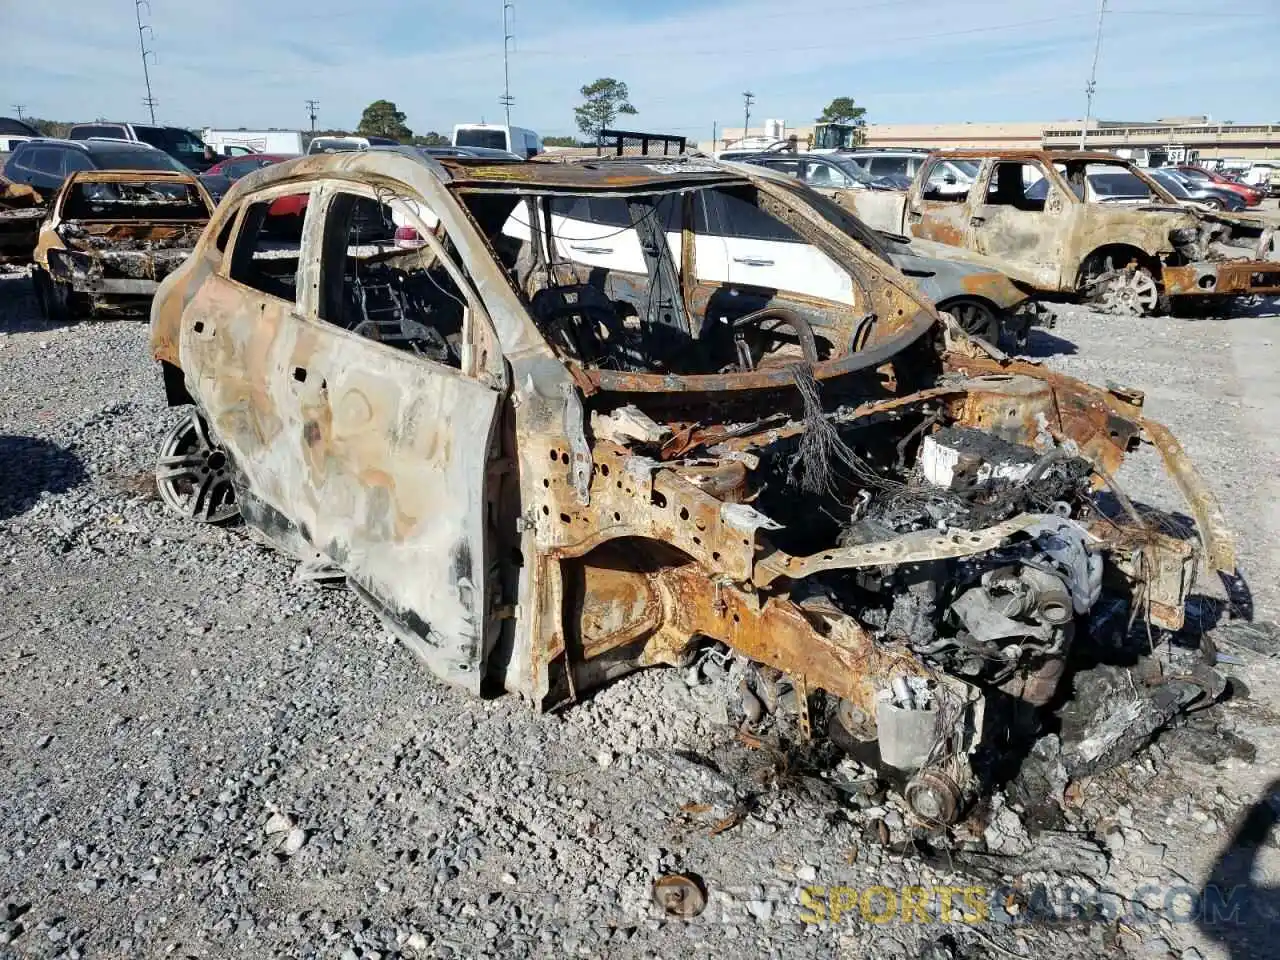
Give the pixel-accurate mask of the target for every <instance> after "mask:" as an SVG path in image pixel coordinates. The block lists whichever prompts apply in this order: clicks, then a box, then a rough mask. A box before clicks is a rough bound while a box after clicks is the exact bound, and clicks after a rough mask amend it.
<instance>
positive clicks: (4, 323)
mask: <svg viewBox="0 0 1280 960" xmlns="http://www.w3.org/2000/svg"><path fill="white" fill-rule="evenodd" d="M54 326H55V325H54V324H51V323H49V322H48V321H46V320H45V318H44V317H43V316H41V314H40V304H39V303H37V302H36V287H35V284H34V283H32V282H31V277H30V275H29V274H27V273H0V333H35V332H39V331H41V330H52V329H53V328H54Z"/></svg>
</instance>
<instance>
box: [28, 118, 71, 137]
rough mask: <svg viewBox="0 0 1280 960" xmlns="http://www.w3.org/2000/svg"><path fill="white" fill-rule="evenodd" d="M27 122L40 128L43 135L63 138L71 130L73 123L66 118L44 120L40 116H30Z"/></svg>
mask: <svg viewBox="0 0 1280 960" xmlns="http://www.w3.org/2000/svg"><path fill="white" fill-rule="evenodd" d="M27 123H29V124H31V126H33V127H35V128H36V129H37V130H39V131H40V136H42V137H56V138H58V139H61V138H63V137H65V136H66V135H67V134H68V133H70V132H71V124H69V123H67V122H66V121H64V120H42V119H40V118H39V117H28V118H27Z"/></svg>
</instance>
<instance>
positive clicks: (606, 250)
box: [569, 243, 613, 256]
mask: <svg viewBox="0 0 1280 960" xmlns="http://www.w3.org/2000/svg"><path fill="white" fill-rule="evenodd" d="M569 249H570V250H577V251H578V252H579V253H594V254H596V255H597V256H602V255H604V254H606V253H613V247H585V246H578V245H577V244H574V243H571V244H569Z"/></svg>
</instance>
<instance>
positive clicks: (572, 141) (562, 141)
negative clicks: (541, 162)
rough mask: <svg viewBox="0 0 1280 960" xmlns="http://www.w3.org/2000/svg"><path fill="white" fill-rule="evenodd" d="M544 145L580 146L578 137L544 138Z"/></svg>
mask: <svg viewBox="0 0 1280 960" xmlns="http://www.w3.org/2000/svg"><path fill="white" fill-rule="evenodd" d="M542 145H543V146H544V147H576V146H578V138H577V137H543V138H542Z"/></svg>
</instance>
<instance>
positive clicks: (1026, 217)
mask: <svg viewBox="0 0 1280 960" xmlns="http://www.w3.org/2000/svg"><path fill="white" fill-rule="evenodd" d="M956 160H966V161H969V162H970V163H971V164H972V165H976V167H977V172H976V174H975V175H974V177H973V179H972V180H971V181H969V182H968V183H967V184H965V185H961V186H967V187H968V189H967V190H963V189H962V190H957V189H956V187H957V183H956V182H955V173H954V170H955V167H956V164H955V163H954V161H956ZM1135 182H1136V183H1135ZM1135 186H1136V190H1135ZM1135 194H1136V195H1135ZM836 199H837V202H839V203H841V204H843V205H844V206H846V207H847V208H849V209H850V210H852V211H853V212H854V213H856V214H857V216H858V217H859V218H860V219H862V220H863V221H864V222H865V223H866V224H867V225H868V226H870V227H872V228H874V229H877V230H882V231H886V232H888V233H896V234H902V235H905V236H910V237H919V238H922V239H926V240H932V241H935V242H937V243H941V244H945V245H947V246H950V247H954V248H957V249H958V250H963V251H966V253H967V254H969V255H974V256H977V257H981V258H983V259H982V260H981V262H983V263H985V264H991V263H995V264H997V265H998V266H999V268H1000V269H1001V270H1002V271H1003V272H1004V273H1006V274H1007V275H1008V276H1009V277H1011V278H1012V279H1013V280H1015V281H1017V282H1019V283H1021V284H1023V285H1025V286H1026V287H1027V288H1029V289H1031V290H1033V291H1036V292H1037V293H1039V294H1041V295H1045V294H1059V295H1060V294H1067V295H1073V296H1078V297H1082V298H1084V299H1087V300H1090V301H1093V302H1094V303H1096V304H1097V305H1099V306H1100V307H1101V308H1102V309H1104V310H1107V311H1109V312H1112V313H1117V314H1124V315H1132V316H1141V315H1144V314H1149V313H1154V312H1157V311H1162V310H1166V309H1167V308H1168V306H1169V303H1170V298H1175V297H1177V298H1191V297H1198V298H1205V297H1218V296H1226V295H1241V294H1264V295H1266V294H1276V293H1280V257H1278V256H1277V250H1276V243H1275V241H1274V239H1273V232H1274V225H1273V224H1271V223H1269V222H1268V220H1267V219H1266V218H1265V217H1264V216H1260V215H1247V214H1234V215H1233V214H1218V213H1212V214H1211V213H1206V212H1200V211H1195V210H1191V209H1188V208H1187V207H1185V206H1182V205H1180V204H1179V203H1178V201H1177V200H1176V199H1175V198H1174V197H1173V196H1171V195H1170V194H1169V193H1168V191H1166V190H1165V189H1164V188H1163V187H1162V186H1160V185H1159V184H1158V183H1156V182H1155V181H1154V180H1152V179H1151V177H1149V176H1147V175H1146V174H1145V173H1144V172H1143V171H1142V170H1140V169H1138V168H1136V167H1134V166H1133V165H1132V164H1130V163H1129V162H1127V161H1125V160H1122V159H1120V158H1118V157H1115V156H1113V155H1111V154H1109V153H1082V152H1079V151H1051V150H993V151H979V150H949V151H941V152H936V153H933V154H931V155H930V156H929V159H928V160H927V161H926V162H925V163H924V164H923V165H922V166H921V167H920V170H919V172H918V173H917V174H916V177H915V179H914V180H913V181H912V184H911V187H910V189H909V190H907V191H906V192H898V191H884V190H862V191H846V192H843V193H841V194H840V195H839V196H837V197H836Z"/></svg>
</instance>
